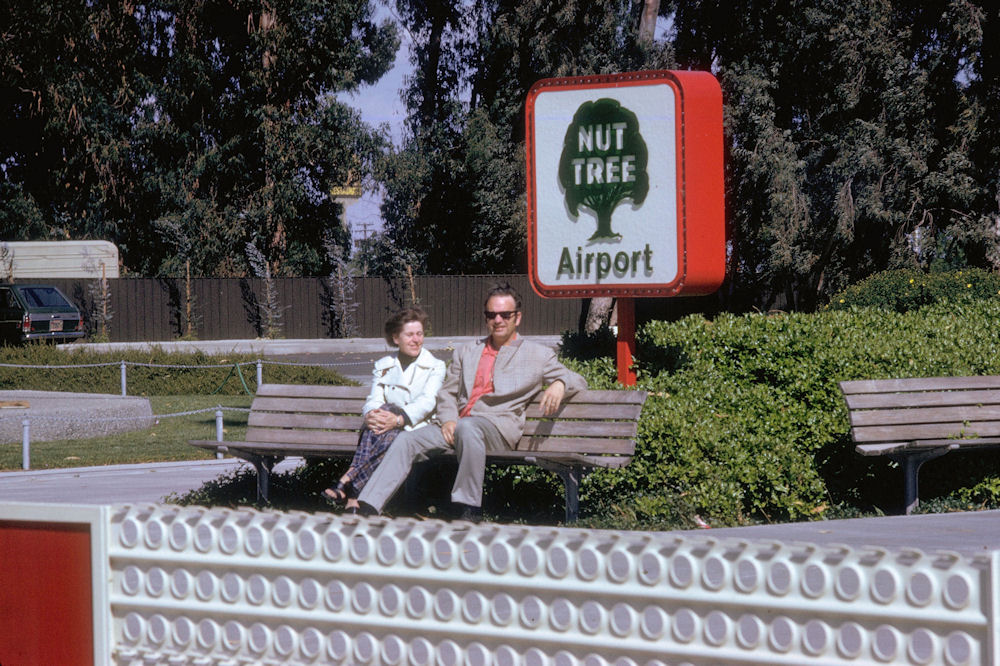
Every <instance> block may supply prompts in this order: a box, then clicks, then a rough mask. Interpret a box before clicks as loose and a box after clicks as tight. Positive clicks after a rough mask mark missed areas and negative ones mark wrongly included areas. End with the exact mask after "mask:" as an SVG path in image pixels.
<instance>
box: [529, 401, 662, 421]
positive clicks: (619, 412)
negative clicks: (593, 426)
mask: <svg viewBox="0 0 1000 666" xmlns="http://www.w3.org/2000/svg"><path fill="white" fill-rule="evenodd" d="M641 412H642V405H632V404H606V403H590V402H583V403H580V402H570V403H566V404H564V405H563V406H562V407H560V408H559V411H558V412H556V413H555V415H554V416H556V417H558V418H561V419H588V420H594V421H605V420H609V419H610V420H613V421H635V420H637V419H638V418H639V414H640V413H641ZM525 416H526V417H527V418H529V419H540V418H548V417H543V416H542V410H541V408H539V406H538V405H537V404H535V403H532V404H531V405H530V406H529V407H528V410H527V412H526V414H525Z"/></svg>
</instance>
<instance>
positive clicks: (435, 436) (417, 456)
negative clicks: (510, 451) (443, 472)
mask: <svg viewBox="0 0 1000 666" xmlns="http://www.w3.org/2000/svg"><path fill="white" fill-rule="evenodd" d="M507 448H509V447H508V446H507V443H506V442H505V441H504V440H503V438H502V437H501V436H500V431H499V430H497V428H496V426H495V425H493V423H492V422H490V420H489V419H487V418H485V417H482V416H466V417H465V418H461V419H459V420H458V425H457V426H456V428H455V446H454V451H455V455H456V456H457V457H458V474H457V475H456V476H455V485H454V486H453V487H452V489H451V501H452V502H461V503H462V504H468V505H470V506H482V504H483V475H484V474H485V473H486V452H487V451H503V450H506V449H507ZM450 451H452V446H451V445H449V444H448V443H447V442H445V441H444V435H442V434H441V428H440V427H438V426H436V425H433V424H431V425H426V426H424V427H423V428H417V429H416V430H410V431H408V432H401V433H399V435H397V436H396V439H395V441H393V443H392V445H391V446H390V447H389V450H388V451H386V453H385V457H384V458H382V462H381V463H380V464H379V466H378V467H377V468H376V469H375V473H374V474H372V477H371V479H369V480H368V483H367V484H366V485H365V489H364V490H362V491H361V495H360V496H359V497H358V499H359V500H360V501H362V502H365V503H366V504H370V505H372V506H373V507H375V508H376V509H377V510H378V511H382V507H384V506H385V503H386V502H388V501H389V499H390V498H391V497H392V496H393V495H394V494H395V493H396V491H397V490H399V487H400V486H401V485H403V482H404V481H406V477H407V476H408V475H409V473H410V469H411V468H412V467H413V463H415V462H418V461H421V460H427V459H428V458H431V457H433V456H435V455H441V454H443V453H448V452H450Z"/></svg>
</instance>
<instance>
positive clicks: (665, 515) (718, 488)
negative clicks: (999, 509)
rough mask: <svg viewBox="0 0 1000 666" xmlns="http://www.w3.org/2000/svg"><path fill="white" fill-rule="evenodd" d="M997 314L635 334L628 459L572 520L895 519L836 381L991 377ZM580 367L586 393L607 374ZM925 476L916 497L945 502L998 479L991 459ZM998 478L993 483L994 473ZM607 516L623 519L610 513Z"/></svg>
mask: <svg viewBox="0 0 1000 666" xmlns="http://www.w3.org/2000/svg"><path fill="white" fill-rule="evenodd" d="M998 318H1000V301H998V300H989V301H981V302H978V303H972V302H969V303H959V304H954V303H952V304H946V303H941V304H936V305H931V306H928V307H926V308H924V309H922V310H920V311H919V312H908V313H896V312H883V311H879V310H874V309H860V310H852V311H847V312H842V311H832V312H823V313H818V314H787V315H776V316H766V315H759V314H753V315H744V316H732V315H723V316H720V317H718V318H717V319H716V320H714V321H709V320H706V319H704V318H702V317H700V316H691V317H687V318H685V319H682V320H680V321H677V322H672V323H668V322H652V323H650V324H648V325H647V326H645V327H644V328H643V330H642V331H641V333H640V345H639V385H640V388H643V389H645V390H647V391H649V392H650V397H649V399H648V401H647V403H646V407H645V409H644V410H643V415H642V419H641V421H640V424H639V440H638V447H637V450H636V455H635V458H634V459H633V461H632V463H631V464H630V465H629V466H628V467H626V468H624V469H622V470H598V471H595V472H594V473H592V474H590V475H589V476H588V477H587V478H586V479H585V481H584V484H583V486H582V489H581V500H582V507H583V509H584V510H590V509H591V508H592V507H602V511H608V510H611V511H616V510H617V511H619V512H620V513H623V514H628V515H633V514H634V515H636V516H637V517H638V519H639V520H640V521H647V522H648V521H666V522H669V523H672V524H676V525H691V521H692V519H693V515H694V514H695V513H697V514H699V515H701V516H702V517H703V518H705V519H707V520H708V521H709V522H710V523H712V524H715V525H736V524H745V523H750V522H756V521H785V520H796V519H806V518H818V517H823V516H825V515H827V514H828V513H830V512H831V507H837V512H839V513H844V512H847V513H855V512H857V511H861V510H864V511H871V510H875V511H878V510H881V509H880V508H881V507H889V508H890V509H891V510H893V511H894V510H896V507H897V505H898V503H899V502H900V500H901V494H902V492H901V483H902V482H901V478H900V474H899V471H898V470H897V469H894V465H893V464H892V463H891V462H890V461H888V460H884V459H881V458H879V459H871V458H861V457H860V456H858V455H856V454H855V453H854V444H853V442H852V441H851V439H850V434H849V428H848V422H847V411H846V408H845V406H844V404H843V399H842V397H841V395H840V392H839V389H838V388H837V382H839V381H842V380H849V379H868V378H890V377H921V376H939V375H975V374H998V373H1000V330H998V329H997V327H996V326H995V322H996V321H997V320H998ZM603 361H608V362H605V363H600V362H598V361H590V362H588V363H587V364H582V365H580V366H578V367H580V368H581V369H582V371H583V372H584V373H585V374H586V375H587V377H588V380H590V381H591V383H592V385H595V386H606V385H608V384H610V383H612V382H613V373H614V365H613V363H611V362H609V360H608V359H603ZM953 456H954V457H953V458H950V459H949V461H948V464H938V465H935V464H934V463H931V464H929V465H927V466H925V468H924V470H923V472H922V478H921V495H922V497H924V498H932V497H934V496H935V495H942V494H947V493H950V492H954V491H955V490H956V489H957V488H961V487H965V486H970V485H974V484H976V483H978V481H979V480H980V479H982V478H983V475H984V474H987V473H989V472H990V470H995V469H997V457H996V456H995V455H992V456H991V455H990V454H988V453H985V452H984V453H979V454H977V455H976V456H975V457H968V458H963V457H960V456H955V455H954V454H953ZM995 473H996V472H995V471H994V474H995ZM614 507H620V508H619V509H615V508H614Z"/></svg>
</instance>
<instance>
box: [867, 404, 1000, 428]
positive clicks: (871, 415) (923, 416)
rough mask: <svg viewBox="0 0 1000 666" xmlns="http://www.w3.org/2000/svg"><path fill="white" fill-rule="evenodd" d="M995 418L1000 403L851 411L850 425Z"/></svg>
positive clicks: (958, 421) (999, 409) (990, 419)
mask: <svg viewBox="0 0 1000 666" xmlns="http://www.w3.org/2000/svg"><path fill="white" fill-rule="evenodd" d="M997 420H1000V405H989V406H985V405H984V406H962V407H924V408H915V409H879V410H867V411H860V410H852V411H851V425H852V426H855V427H858V426H876V425H897V424H917V423H941V422H952V423H962V422H964V421H997Z"/></svg>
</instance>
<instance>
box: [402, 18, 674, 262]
mask: <svg viewBox="0 0 1000 666" xmlns="http://www.w3.org/2000/svg"><path fill="white" fill-rule="evenodd" d="M642 9H643V5H642V3H638V2H631V1H629V0H618V1H617V2H612V3H610V4H609V5H605V6H604V7H603V8H602V11H594V10H593V7H592V6H591V5H589V4H588V3H584V2H579V1H570V2H555V1H554V0H529V1H528V2H514V1H513V0H496V1H493V2H485V3H475V4H473V5H471V6H469V7H467V8H466V13H465V14H463V15H461V19H460V20H458V22H457V23H455V22H453V23H451V24H449V25H450V32H448V33H447V38H446V39H445V40H444V44H445V45H446V47H447V48H448V57H447V58H441V59H439V60H438V61H437V62H439V63H444V64H442V65H440V67H441V68H442V69H446V74H447V76H446V77H444V80H445V81H447V82H448V83H447V85H439V87H438V88H437V89H434V90H429V89H427V88H423V87H420V85H419V84H420V83H421V82H422V81H427V80H430V79H431V77H429V76H424V77H423V78H422V79H415V80H414V83H415V84H417V87H418V88H419V91H417V92H411V94H410V96H409V98H408V101H409V108H410V111H411V115H410V120H409V128H410V129H409V132H410V138H409V140H408V142H407V144H406V146H404V148H403V150H401V151H400V152H399V154H397V155H396V156H394V159H393V160H391V161H390V164H389V167H388V169H387V172H386V183H387V197H386V203H385V206H384V207H383V216H384V218H385V220H386V230H387V234H388V235H389V236H390V237H391V238H392V239H393V241H395V242H396V243H397V244H398V245H400V246H403V247H406V248H408V249H411V250H414V251H415V252H416V254H417V255H418V256H420V257H422V265H421V268H422V269H423V270H425V271H429V272H442V273H484V272H486V273H489V272H511V271H523V270H525V269H526V259H527V257H526V249H525V231H526V217H525V216H526V211H525V200H524V191H525V174H524V157H523V156H524V100H525V97H526V95H527V92H528V89H529V88H530V87H531V85H532V84H534V82H535V81H537V80H539V79H542V78H546V77H550V76H571V75H578V74H594V73H610V72H619V71H627V70H630V69H645V68H662V67H666V66H669V65H670V64H672V62H673V61H672V58H671V55H670V50H669V48H668V47H667V46H666V45H665V44H662V43H653V44H640V43H639V42H638V40H637V34H638V28H639V16H640V13H641V11H642ZM411 33H413V34H414V36H415V43H414V50H415V53H416V54H417V55H416V62H417V64H418V65H419V63H421V62H424V63H431V62H434V61H435V60H434V59H433V58H430V57H424V56H422V55H421V54H422V53H424V52H428V53H430V52H431V51H433V50H434V48H435V47H434V44H433V40H430V39H429V38H430V36H431V35H432V33H431V32H430V31H426V30H425V31H421V30H416V31H414V30H412V29H411ZM418 71H419V67H418ZM449 77H450V78H449ZM422 95H438V96H439V97H440V98H441V101H440V102H439V103H438V104H437V106H436V108H437V110H438V113H437V115H436V116H434V117H428V116H426V115H425V114H424V113H423V109H422V107H421V105H420V104H417V103H416V102H417V101H423V100H424V98H423V97H422ZM431 139H433V140H431Z"/></svg>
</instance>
